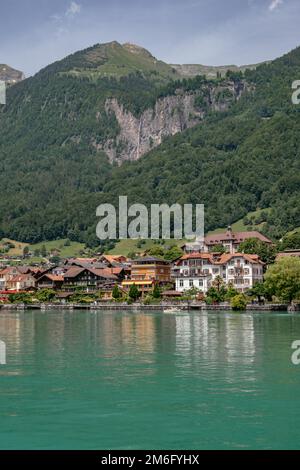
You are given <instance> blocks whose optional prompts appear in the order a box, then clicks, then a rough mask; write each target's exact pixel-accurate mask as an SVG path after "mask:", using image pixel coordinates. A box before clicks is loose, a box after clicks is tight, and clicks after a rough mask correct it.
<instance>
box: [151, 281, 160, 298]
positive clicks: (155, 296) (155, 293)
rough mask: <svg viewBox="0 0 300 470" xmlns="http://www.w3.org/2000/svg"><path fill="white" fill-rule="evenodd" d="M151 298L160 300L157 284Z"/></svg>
mask: <svg viewBox="0 0 300 470" xmlns="http://www.w3.org/2000/svg"><path fill="white" fill-rule="evenodd" d="M152 297H153V298H154V299H160V298H161V290H160V287H159V285H158V284H154V287H153V291H152Z"/></svg>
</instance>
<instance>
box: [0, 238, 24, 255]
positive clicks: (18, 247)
mask: <svg viewBox="0 0 300 470" xmlns="http://www.w3.org/2000/svg"><path fill="white" fill-rule="evenodd" d="M7 243H9V244H11V245H14V247H12V248H10V249H9V251H8V252H7V253H6V254H7V255H8V256H22V255H23V250H24V248H25V246H29V244H28V243H21V242H17V241H16V240H11V239H9V238H3V239H2V240H1V241H0V249H1V250H3V249H5V247H6V244H7Z"/></svg>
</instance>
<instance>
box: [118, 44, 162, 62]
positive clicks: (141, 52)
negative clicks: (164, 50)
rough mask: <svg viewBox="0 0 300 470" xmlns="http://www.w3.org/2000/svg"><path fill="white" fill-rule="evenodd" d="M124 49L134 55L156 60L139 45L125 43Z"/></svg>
mask: <svg viewBox="0 0 300 470" xmlns="http://www.w3.org/2000/svg"><path fill="white" fill-rule="evenodd" d="M122 46H123V48H124V49H126V50H127V51H129V52H131V53H132V54H137V55H142V56H146V57H149V58H151V59H155V57H154V56H153V55H152V54H151V53H150V52H149V51H148V50H147V49H145V48H144V47H141V46H138V45H137V44H132V43H130V42H125V44H122Z"/></svg>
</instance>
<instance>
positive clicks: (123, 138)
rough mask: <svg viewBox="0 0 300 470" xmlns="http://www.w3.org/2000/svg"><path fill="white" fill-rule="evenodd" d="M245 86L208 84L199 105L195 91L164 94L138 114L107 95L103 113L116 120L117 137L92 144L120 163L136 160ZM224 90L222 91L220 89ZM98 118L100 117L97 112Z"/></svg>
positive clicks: (221, 107) (219, 108)
mask: <svg viewBox="0 0 300 470" xmlns="http://www.w3.org/2000/svg"><path fill="white" fill-rule="evenodd" d="M246 89H247V84H246V83H245V82H242V83H240V84H239V85H236V84H234V83H233V82H230V81H229V82H228V83H227V85H226V86H222V87H220V86H208V87H207V88H206V91H205V98H204V99H203V104H202V105H201V104H200V105H199V102H198V101H197V98H198V97H199V92H188V93H184V92H182V91H178V93H177V94H176V95H171V96H167V97H165V98H161V99H159V100H157V101H156V104H155V106H154V108H149V109H147V110H146V111H144V112H143V113H142V115H141V116H140V117H136V116H134V115H133V114H132V113H131V112H130V111H128V110H126V109H125V108H124V106H123V105H122V104H120V103H119V102H118V100H117V99H115V98H112V99H108V100H107V101H106V104H105V110H106V113H107V114H109V113H113V114H114V115H115V117H116V119H117V122H118V124H119V128H120V132H119V135H118V137H117V139H116V140H115V139H110V140H107V141H106V142H105V143H101V144H97V143H96V142H93V145H94V146H95V147H96V148H97V149H98V150H103V151H104V152H105V153H106V154H107V155H108V157H109V160H110V162H114V161H116V162H117V163H118V164H121V163H122V162H123V161H125V160H132V161H134V160H139V158H141V157H142V156H143V155H144V154H146V153H147V152H149V151H150V150H152V149H153V148H155V147H157V146H158V145H160V144H161V143H162V141H163V139H164V138H165V137H168V136H172V135H175V134H177V133H179V132H182V131H184V130H185V129H188V128H191V127H194V126H196V125H197V124H199V123H201V121H202V119H203V118H204V117H205V115H206V114H207V112H209V111H219V112H222V111H226V110H227V109H228V107H229V106H230V104H231V103H232V102H233V101H234V100H237V99H239V98H240V97H241V95H242V94H243V92H244V91H246ZM224 91H225V92H227V94H226V93H224ZM99 118H100V119H101V117H100V116H99Z"/></svg>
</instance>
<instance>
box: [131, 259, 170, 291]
mask: <svg viewBox="0 0 300 470" xmlns="http://www.w3.org/2000/svg"><path fill="white" fill-rule="evenodd" d="M131 281H155V282H156V283H159V284H167V283H170V282H171V265H170V263H169V262H168V261H165V260H162V259H160V258H155V257H151V256H150V257H145V258H140V259H137V260H135V261H133V262H132V266H131Z"/></svg>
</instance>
